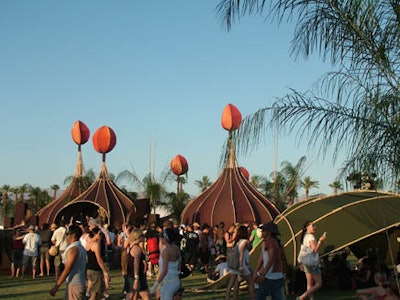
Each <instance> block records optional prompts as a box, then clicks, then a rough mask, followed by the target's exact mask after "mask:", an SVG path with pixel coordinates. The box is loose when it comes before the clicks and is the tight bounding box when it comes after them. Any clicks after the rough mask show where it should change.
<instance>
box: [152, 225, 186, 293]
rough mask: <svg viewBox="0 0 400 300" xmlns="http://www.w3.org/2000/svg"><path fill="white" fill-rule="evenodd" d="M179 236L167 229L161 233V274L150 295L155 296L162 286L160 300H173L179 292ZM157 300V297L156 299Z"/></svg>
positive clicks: (172, 230)
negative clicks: (177, 242) (177, 241)
mask: <svg viewBox="0 0 400 300" xmlns="http://www.w3.org/2000/svg"><path fill="white" fill-rule="evenodd" d="M177 238H178V236H177V234H176V232H175V231H174V229H172V228H166V229H165V230H164V231H163V232H162V233H161V243H162V247H161V255H160V259H159V261H158V263H159V267H160V270H159V273H158V277H157V279H156V282H155V283H154V285H153V286H152V287H151V290H150V294H151V295H154V294H155V293H156V290H157V288H158V286H159V285H160V299H161V300H172V299H173V297H174V294H175V293H176V292H178V291H179V289H180V287H181V282H180V279H179V273H180V269H181V260H182V259H181V253H180V250H179V248H178V246H177V245H176V240H177ZM156 299H157V297H156Z"/></svg>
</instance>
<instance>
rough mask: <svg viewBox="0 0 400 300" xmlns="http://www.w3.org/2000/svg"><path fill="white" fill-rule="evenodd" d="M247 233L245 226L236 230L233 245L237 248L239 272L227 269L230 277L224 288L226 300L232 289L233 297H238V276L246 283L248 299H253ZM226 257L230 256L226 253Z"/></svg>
mask: <svg viewBox="0 0 400 300" xmlns="http://www.w3.org/2000/svg"><path fill="white" fill-rule="evenodd" d="M248 237H249V231H248V229H247V226H244V225H240V226H239V228H238V229H237V234H236V239H235V244H237V245H238V247H239V270H233V269H229V271H230V273H231V274H230V276H229V282H228V286H227V288H226V298H225V299H226V300H229V299H230V296H231V289H232V287H233V297H234V299H238V296H239V282H238V281H237V277H238V275H240V276H241V277H242V278H243V279H244V280H246V282H247V287H248V290H249V299H250V300H253V299H254V283H253V275H252V272H251V270H250V267H249V264H250V254H249V243H250V242H249V240H248ZM228 255H230V254H229V253H228Z"/></svg>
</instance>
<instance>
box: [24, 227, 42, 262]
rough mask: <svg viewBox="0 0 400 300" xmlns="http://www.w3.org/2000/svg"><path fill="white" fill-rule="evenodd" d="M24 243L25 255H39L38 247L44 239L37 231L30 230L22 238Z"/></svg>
mask: <svg viewBox="0 0 400 300" xmlns="http://www.w3.org/2000/svg"><path fill="white" fill-rule="evenodd" d="M22 243H24V245H25V247H24V255H26V256H38V249H39V246H40V244H41V243H42V240H41V238H40V235H38V234H37V233H33V232H30V233H28V234H26V235H25V236H24V238H23V240H22Z"/></svg>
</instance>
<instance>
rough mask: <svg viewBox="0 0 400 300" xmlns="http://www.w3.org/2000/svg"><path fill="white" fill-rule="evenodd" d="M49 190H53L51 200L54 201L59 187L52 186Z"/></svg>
mask: <svg viewBox="0 0 400 300" xmlns="http://www.w3.org/2000/svg"><path fill="white" fill-rule="evenodd" d="M50 188H51V189H52V190H53V200H55V199H56V198H57V191H58V190H59V189H60V186H59V185H57V184H53V185H52V186H51V187H50Z"/></svg>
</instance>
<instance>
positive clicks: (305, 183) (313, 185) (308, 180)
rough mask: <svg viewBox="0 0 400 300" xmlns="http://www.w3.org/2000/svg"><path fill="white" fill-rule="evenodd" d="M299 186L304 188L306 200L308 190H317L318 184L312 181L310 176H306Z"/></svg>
mask: <svg viewBox="0 0 400 300" xmlns="http://www.w3.org/2000/svg"><path fill="white" fill-rule="evenodd" d="M301 186H302V187H303V188H304V190H305V192H306V199H308V196H309V193H310V189H311V188H319V182H318V181H315V180H312V179H311V177H310V176H306V177H304V179H303V180H302V181H301Z"/></svg>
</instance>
